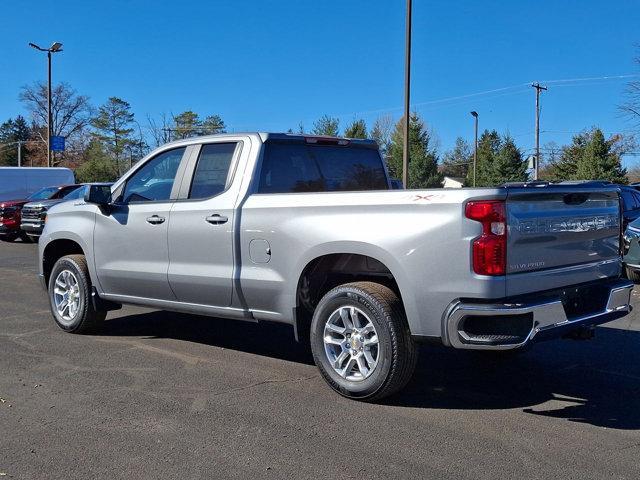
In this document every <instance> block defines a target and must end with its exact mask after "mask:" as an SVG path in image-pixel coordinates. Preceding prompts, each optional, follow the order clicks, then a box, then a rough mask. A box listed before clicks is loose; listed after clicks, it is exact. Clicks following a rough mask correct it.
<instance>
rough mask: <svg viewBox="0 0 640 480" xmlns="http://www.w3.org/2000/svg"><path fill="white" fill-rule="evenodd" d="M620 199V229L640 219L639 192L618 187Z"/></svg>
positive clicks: (629, 188)
mask: <svg viewBox="0 0 640 480" xmlns="http://www.w3.org/2000/svg"><path fill="white" fill-rule="evenodd" d="M618 188H620V198H621V199H622V228H623V229H624V228H626V227H627V225H629V224H630V223H631V222H633V221H634V220H636V219H637V218H640V191H638V190H637V189H635V188H634V187H632V186H626V185H618Z"/></svg>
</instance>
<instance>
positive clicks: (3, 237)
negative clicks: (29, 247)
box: [0, 233, 18, 242]
mask: <svg viewBox="0 0 640 480" xmlns="http://www.w3.org/2000/svg"><path fill="white" fill-rule="evenodd" d="M16 238H18V234H16V233H10V234H5V235H0V240H2V241H3V242H15V241H16Z"/></svg>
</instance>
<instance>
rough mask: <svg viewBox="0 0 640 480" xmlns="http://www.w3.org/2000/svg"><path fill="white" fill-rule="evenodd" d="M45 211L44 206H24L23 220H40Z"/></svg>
mask: <svg viewBox="0 0 640 480" xmlns="http://www.w3.org/2000/svg"><path fill="white" fill-rule="evenodd" d="M45 212H46V210H45V208H44V207H24V208H23V209H22V219H23V220H41V219H42V215H43V214H44V213H45Z"/></svg>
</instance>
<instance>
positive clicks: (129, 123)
mask: <svg viewBox="0 0 640 480" xmlns="http://www.w3.org/2000/svg"><path fill="white" fill-rule="evenodd" d="M133 119H134V115H133V112H132V111H131V105H129V103H128V102H125V101H124V100H122V99H121V98H118V97H110V98H109V100H107V102H106V103H105V104H104V105H102V106H101V107H100V108H99V109H98V115H97V116H96V117H95V118H93V119H92V120H91V125H92V126H93V128H94V129H95V132H93V136H94V138H96V139H97V140H99V141H100V142H102V143H103V144H104V148H105V151H106V152H107V153H108V154H109V155H110V156H111V159H112V160H113V162H114V164H115V167H116V171H117V173H118V176H120V174H121V173H122V168H121V162H122V158H123V152H124V151H125V149H128V148H132V147H133V145H135V143H136V141H135V139H134V138H133V137H132V135H131V134H132V133H133Z"/></svg>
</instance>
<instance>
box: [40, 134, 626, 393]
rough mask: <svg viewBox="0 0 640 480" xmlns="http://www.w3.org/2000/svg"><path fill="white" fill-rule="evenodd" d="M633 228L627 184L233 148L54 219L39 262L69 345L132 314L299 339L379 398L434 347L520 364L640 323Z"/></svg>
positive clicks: (199, 152) (300, 141) (132, 181)
mask: <svg viewBox="0 0 640 480" xmlns="http://www.w3.org/2000/svg"><path fill="white" fill-rule="evenodd" d="M159 186H160V187H159ZM620 224H621V219H620V201H619V196H618V189H617V187H615V186H611V185H597V184H593V185H592V184H585V185H580V184H578V185H538V184H534V185H529V184H526V183H521V184H511V185H508V186H504V187H496V188H468V189H448V190H443V189H434V190H392V188H391V181H390V178H389V176H388V173H387V171H386V169H385V166H384V162H383V160H382V158H381V156H380V154H379V152H378V150H377V147H376V144H375V143H374V142H372V141H367V140H353V139H343V138H327V137H314V136H304V135H295V134H291V135H289V134H269V133H249V134H224V135H216V136H209V137H200V138H191V139H187V140H181V141H178V142H174V143H170V144H168V145H165V146H163V147H161V148H159V149H157V150H155V151H154V152H152V153H151V154H150V155H148V156H147V157H145V158H144V159H142V160H141V161H140V162H139V163H138V164H137V165H135V166H134V167H133V168H132V169H131V170H130V171H129V172H127V173H126V174H125V175H124V177H123V178H121V179H120V180H119V181H117V182H116V183H115V184H114V185H113V187H111V188H108V187H103V186H91V187H90V188H89V191H88V193H87V195H86V197H85V202H65V203H62V204H59V205H56V206H55V207H53V208H52V209H51V210H50V211H49V214H48V219H47V223H46V225H45V227H44V232H43V234H42V238H41V240H40V244H39V261H38V264H39V275H40V279H41V281H42V284H43V286H44V287H45V288H46V289H47V292H48V299H49V303H50V306H51V312H52V315H53V318H54V320H55V322H56V323H57V324H58V326H59V327H60V328H62V329H63V330H65V331H67V332H76V333H82V332H88V331H92V330H96V329H97V328H98V327H99V325H100V324H101V322H102V321H103V320H104V318H105V316H106V314H107V311H108V310H111V309H115V308H119V306H120V305H121V304H138V305H145V306H148V307H152V308H159V309H166V310H173V311H181V312H191V313H198V314H204V315H210V316H213V317H225V318H230V319H236V320H244V321H250V322H259V321H270V322H280V323H285V324H290V325H292V326H293V331H294V333H295V336H296V338H298V339H303V338H308V339H309V341H310V343H311V350H312V352H313V357H314V360H315V363H316V365H317V366H318V368H319V370H320V372H321V374H322V377H323V378H324V379H325V380H326V381H327V383H328V384H329V385H330V386H331V388H333V389H335V390H336V391H337V392H339V393H340V394H342V395H344V396H347V397H350V398H354V399H360V400H375V399H380V398H382V397H385V396H387V395H390V394H392V393H394V392H396V391H398V390H400V389H401V388H402V387H403V386H404V385H405V384H406V383H407V381H408V380H409V379H410V377H411V375H412V373H413V370H414V367H415V364H416V359H417V354H418V349H417V347H416V344H417V342H420V341H427V342H440V343H442V344H444V345H446V346H447V347H451V348H456V349H474V350H487V351H503V350H517V349H521V348H523V347H525V346H527V345H529V344H530V343H531V342H534V341H537V340H542V339H545V338H549V337H557V336H560V335H563V334H568V333H571V332H575V331H576V330H579V331H580V332H581V333H583V332H589V331H590V330H589V328H590V327H591V326H593V325H597V324H600V323H604V322H608V321H611V320H614V319H616V318H620V317H622V316H624V315H626V314H627V313H628V312H629V309H630V306H629V298H630V292H631V289H632V287H633V284H632V283H631V282H629V281H628V280H626V279H623V278H621V269H622V261H621V260H622V259H621V255H620V237H621V230H620ZM177 328H179V326H177ZM576 336H577V337H579V336H578V335H576ZM282 348H286V346H284V345H283V346H282ZM559 348H562V347H559ZM524 381H526V379H525V380H524Z"/></svg>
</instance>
